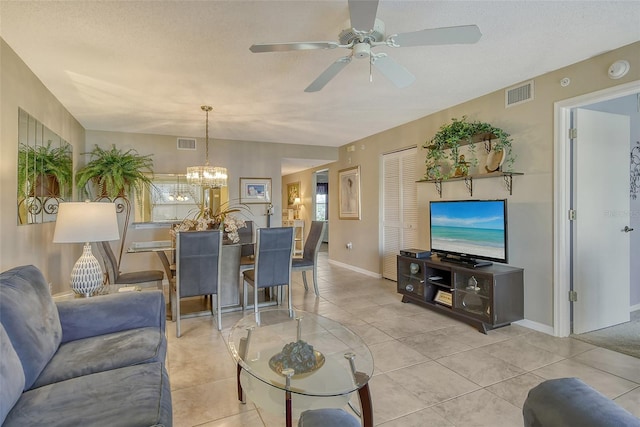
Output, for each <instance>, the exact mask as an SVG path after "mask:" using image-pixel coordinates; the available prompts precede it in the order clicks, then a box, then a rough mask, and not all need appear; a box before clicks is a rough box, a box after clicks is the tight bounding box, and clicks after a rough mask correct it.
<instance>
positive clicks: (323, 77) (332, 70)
mask: <svg viewBox="0 0 640 427" xmlns="http://www.w3.org/2000/svg"><path fill="white" fill-rule="evenodd" d="M350 62H351V57H350V56H345V57H344V58H340V59H338V60H337V61H336V62H334V63H333V64H331V65H329V68H327V69H326V70H324V71H323V72H322V74H320V75H319V76H318V78H317V79H315V80H314V81H313V83H311V84H310V85H309V86H307V88H306V89H305V90H304V91H305V92H317V91H319V90H321V89H322V88H323V87H324V86H325V85H326V84H327V83H329V81H330V80H331V79H332V78H334V77H335V76H336V75H337V74H338V73H339V72H340V71H342V70H343V69H344V67H346V66H347V65H349V63H350Z"/></svg>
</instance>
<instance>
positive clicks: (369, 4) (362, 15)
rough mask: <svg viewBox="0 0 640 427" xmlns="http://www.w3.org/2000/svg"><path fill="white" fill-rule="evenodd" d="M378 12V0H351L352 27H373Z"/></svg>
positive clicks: (357, 28)
mask: <svg viewBox="0 0 640 427" xmlns="http://www.w3.org/2000/svg"><path fill="white" fill-rule="evenodd" d="M376 13H378V0H349V16H350V17H351V27H352V28H355V29H356V30H360V31H365V32H366V31H369V30H372V29H373V24H374V23H375V22H376Z"/></svg>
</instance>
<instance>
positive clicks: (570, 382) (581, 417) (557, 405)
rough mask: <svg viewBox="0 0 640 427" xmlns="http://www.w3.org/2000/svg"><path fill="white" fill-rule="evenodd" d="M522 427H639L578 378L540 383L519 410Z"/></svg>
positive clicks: (630, 417)
mask: <svg viewBox="0 0 640 427" xmlns="http://www.w3.org/2000/svg"><path fill="white" fill-rule="evenodd" d="M522 415H523V417H524V425H525V427H570V426H576V427H578V426H579V427H608V426H611V427H640V419H638V418H636V417H634V416H633V415H632V414H631V413H630V412H628V411H626V410H625V409H623V408H622V407H621V406H618V405H617V404H616V403H615V402H614V401H613V400H611V399H609V398H608V397H606V396H604V395H603V394H601V393H599V392H597V391H596V390H594V389H593V388H591V387H590V386H588V385H587V384H585V383H584V382H582V381H580V380H579V379H578V378H558V379H553V380H547V381H543V382H542V383H540V384H538V385H537V386H536V387H534V388H532V389H531V390H530V391H529V394H528V396H527V399H526V400H525V402H524V405H523V407H522Z"/></svg>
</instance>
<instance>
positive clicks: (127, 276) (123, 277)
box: [97, 242, 164, 290]
mask: <svg viewBox="0 0 640 427" xmlns="http://www.w3.org/2000/svg"><path fill="white" fill-rule="evenodd" d="M97 247H98V253H99V254H100V256H101V257H102V261H103V263H104V267H105V269H106V271H107V280H108V281H109V283H110V284H112V285H137V284H140V283H147V282H156V286H157V287H158V289H160V290H162V279H163V278H164V272H162V271H160V270H143V271H132V272H129V273H121V272H120V270H119V269H118V261H117V260H116V256H115V254H114V253H113V250H112V249H111V245H110V244H109V242H97Z"/></svg>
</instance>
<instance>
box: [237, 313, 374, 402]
mask: <svg viewBox="0 0 640 427" xmlns="http://www.w3.org/2000/svg"><path fill="white" fill-rule="evenodd" d="M228 345H229V350H230V351H231V354H232V356H233V358H234V359H235V361H236V362H237V363H238V364H239V366H241V367H242V368H243V370H245V371H246V372H247V373H249V374H250V375H251V376H252V377H255V378H256V379H258V380H260V381H262V382H264V383H266V384H268V385H270V386H272V387H275V388H278V389H281V390H288V391H290V392H292V393H296V394H301V395H307V396H339V395H345V394H348V393H351V392H354V391H356V390H358V389H360V388H361V387H363V386H364V385H365V384H367V382H368V381H369V379H370V378H371V376H372V375H373V357H372V356H371V352H370V351H369V348H368V347H367V346H366V344H365V343H364V342H363V341H362V339H361V338H360V337H359V336H358V335H356V334H355V333H354V332H352V331H351V330H349V329H348V328H346V327H345V326H344V325H342V324H340V323H338V322H335V321H333V320H331V319H327V318H325V317H322V316H319V315H317V314H314V313H309V312H305V311H301V310H291V311H290V310H287V309H269V310H261V311H260V312H258V314H257V315H256V314H253V313H251V314H250V315H248V316H245V317H243V318H242V319H241V320H240V321H238V323H236V324H235V325H234V327H233V328H232V330H231V333H230V335H229V343H228ZM287 377H289V378H287ZM287 380H289V381H287ZM287 382H289V386H287Z"/></svg>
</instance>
